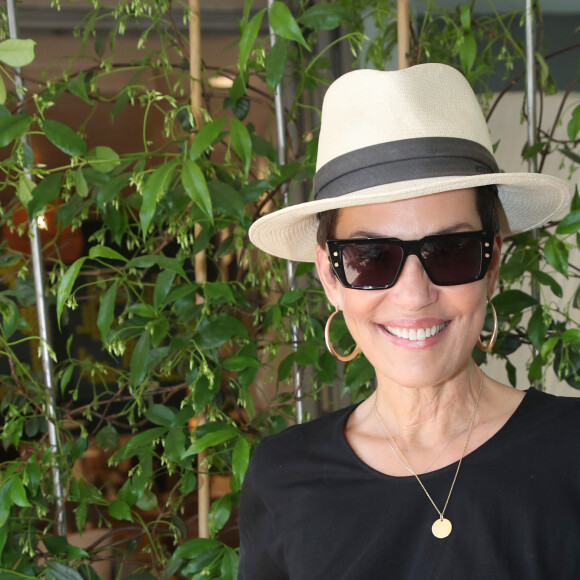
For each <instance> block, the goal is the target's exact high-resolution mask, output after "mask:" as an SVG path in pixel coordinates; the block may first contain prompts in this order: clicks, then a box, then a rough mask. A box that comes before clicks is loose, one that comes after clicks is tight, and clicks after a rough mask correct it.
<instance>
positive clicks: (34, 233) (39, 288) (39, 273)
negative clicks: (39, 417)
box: [6, 0, 67, 537]
mask: <svg viewBox="0 0 580 580" xmlns="http://www.w3.org/2000/svg"><path fill="white" fill-rule="evenodd" d="M6 13H7V17H8V29H9V32H10V38H12V39H17V38H18V24H17V18H16V6H15V4H14V0H7V1H6ZM15 87H16V94H17V96H18V100H19V101H20V103H23V102H24V91H23V88H24V86H23V82H22V76H21V70H20V69H19V68H17V69H16V79H15ZM24 139H25V141H26V143H27V144H29V141H30V140H29V138H27V137H25V138H24ZM24 170H25V172H26V175H27V177H28V178H31V175H30V171H29V168H26V167H25V168H24ZM29 228H30V235H31V237H30V253H31V258H32V271H33V275H34V291H35V295H36V315H37V318H38V335H39V336H40V348H41V360H42V372H43V377H44V384H45V386H46V394H47V399H48V400H47V401H46V410H47V414H48V442H49V445H50V447H51V449H52V452H53V457H54V461H53V465H52V467H51V470H52V482H53V485H54V495H55V498H56V510H57V519H56V529H57V534H58V535H59V536H64V537H66V535H67V527H66V512H65V509H64V493H63V488H62V478H61V472H60V467H59V465H58V453H57V452H58V447H59V439H58V431H57V427H56V417H57V412H56V410H57V405H56V393H55V387H54V380H53V373H52V360H51V358H50V350H49V344H50V341H49V325H48V314H47V308H46V298H45V289H44V264H43V260H42V248H41V245H40V235H39V233H38V224H37V223H36V219H35V218H33V219H32V220H31V221H30V223H29Z"/></svg>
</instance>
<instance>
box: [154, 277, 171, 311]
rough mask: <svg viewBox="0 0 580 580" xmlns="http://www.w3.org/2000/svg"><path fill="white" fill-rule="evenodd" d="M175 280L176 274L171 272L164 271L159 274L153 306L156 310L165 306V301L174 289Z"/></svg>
mask: <svg viewBox="0 0 580 580" xmlns="http://www.w3.org/2000/svg"><path fill="white" fill-rule="evenodd" d="M173 280H175V272H172V271H171V270H164V271H162V272H159V274H157V280H156V281H155V289H154V291H153V306H154V307H155V308H156V309H159V308H161V307H162V306H163V303H164V302H165V299H166V298H167V296H168V294H169V292H170V291H171V289H172V288H173Z"/></svg>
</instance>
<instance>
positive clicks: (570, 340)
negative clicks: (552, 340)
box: [560, 328, 580, 344]
mask: <svg viewBox="0 0 580 580" xmlns="http://www.w3.org/2000/svg"><path fill="white" fill-rule="evenodd" d="M560 339H561V340H562V342H563V343H564V344H580V329H579V328H569V329H568V330H565V331H564V332H563V333H562V335H561V336H560Z"/></svg>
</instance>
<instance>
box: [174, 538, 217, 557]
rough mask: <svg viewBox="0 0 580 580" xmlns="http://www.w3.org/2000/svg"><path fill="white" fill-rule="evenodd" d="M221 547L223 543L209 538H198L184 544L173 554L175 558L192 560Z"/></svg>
mask: <svg viewBox="0 0 580 580" xmlns="http://www.w3.org/2000/svg"><path fill="white" fill-rule="evenodd" d="M221 546H222V543H221V542H218V541H217V540H210V539H209V538H196V539H194V540H188V541H187V542H183V544H181V546H178V547H177V548H176V550H175V552H174V553H173V557H174V558H183V559H185V560H191V559H193V558H195V557H196V556H200V555H201V554H203V553H205V552H209V551H210V550H215V549H217V548H220V547H221Z"/></svg>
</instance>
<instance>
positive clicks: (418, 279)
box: [388, 255, 438, 312]
mask: <svg viewBox="0 0 580 580" xmlns="http://www.w3.org/2000/svg"><path fill="white" fill-rule="evenodd" d="M437 292H438V291H437V287H436V286H435V284H433V282H431V280H429V276H427V272H425V268H423V265H422V264H421V262H420V261H419V258H417V256H413V255H411V256H408V257H407V259H406V260H405V263H404V264H403V270H402V271H401V273H400V274H399V278H398V280H397V282H396V283H395V285H394V286H393V287H392V288H390V289H389V291H388V295H389V297H390V299H391V300H392V301H393V302H394V303H395V304H397V305H398V306H400V307H401V308H404V309H405V310H408V311H409V312H417V311H419V310H421V309H422V308H425V307H426V306H429V305H430V304H432V303H433V302H435V301H436V300H437Z"/></svg>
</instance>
